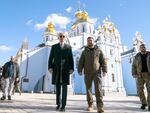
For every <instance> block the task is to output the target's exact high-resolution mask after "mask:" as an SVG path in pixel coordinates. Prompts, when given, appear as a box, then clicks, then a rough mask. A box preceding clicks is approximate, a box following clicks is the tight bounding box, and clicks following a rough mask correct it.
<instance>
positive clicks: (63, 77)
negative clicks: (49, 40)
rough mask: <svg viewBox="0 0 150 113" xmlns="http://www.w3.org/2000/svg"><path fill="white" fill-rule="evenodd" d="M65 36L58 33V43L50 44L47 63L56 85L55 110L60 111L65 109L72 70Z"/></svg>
mask: <svg viewBox="0 0 150 113" xmlns="http://www.w3.org/2000/svg"><path fill="white" fill-rule="evenodd" d="M65 38H66V37H65V34H64V33H59V36H58V39H59V43H58V44H55V45H53V46H52V48H51V52H50V57H49V64H48V69H49V72H50V73H52V84H54V85H56V105H57V107H56V110H59V109H60V111H65V106H66V101H67V85H69V84H70V74H72V73H73V70H74V62H73V54H72V49H71V46H70V45H68V44H66V43H65ZM61 89H62V90H61ZM61 95H62V96H61ZM60 106H61V108H60Z"/></svg>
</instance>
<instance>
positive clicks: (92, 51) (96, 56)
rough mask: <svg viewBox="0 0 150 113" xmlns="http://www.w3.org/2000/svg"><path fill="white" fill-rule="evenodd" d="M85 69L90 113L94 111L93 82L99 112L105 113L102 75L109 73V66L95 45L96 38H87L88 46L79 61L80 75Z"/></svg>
mask: <svg viewBox="0 0 150 113" xmlns="http://www.w3.org/2000/svg"><path fill="white" fill-rule="evenodd" d="M83 69H84V75H85V76H84V80H85V86H86V94H87V103H88V108H87V110H88V111H92V110H93V96H92V82H93V81H94V86H95V96H96V103H97V112H98V113H102V112H104V109H103V100H102V98H103V91H102V73H101V71H102V72H103V76H105V75H106V73H107V64H106V61H105V58H104V54H103V52H102V51H101V50H100V49H99V48H98V46H97V45H94V38H93V37H88V38H87V46H86V47H85V49H84V50H83V52H82V54H81V57H80V59H79V65H78V73H79V75H82V70H83Z"/></svg>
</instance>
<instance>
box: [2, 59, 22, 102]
mask: <svg viewBox="0 0 150 113" xmlns="http://www.w3.org/2000/svg"><path fill="white" fill-rule="evenodd" d="M19 76H20V70H19V66H18V64H17V63H16V62H15V57H14V56H11V59H10V61H9V62H7V63H5V64H4V66H3V71H2V78H3V80H4V89H3V96H2V98H1V100H5V99H6V96H8V100H11V95H12V90H13V87H14V82H15V79H17V78H19Z"/></svg>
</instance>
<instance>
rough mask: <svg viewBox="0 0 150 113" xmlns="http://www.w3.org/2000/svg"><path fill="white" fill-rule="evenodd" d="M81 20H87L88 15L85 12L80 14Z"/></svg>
mask: <svg viewBox="0 0 150 113" xmlns="http://www.w3.org/2000/svg"><path fill="white" fill-rule="evenodd" d="M82 19H84V20H87V19H88V13H87V12H86V11H83V12H82Z"/></svg>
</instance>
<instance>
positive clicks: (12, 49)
mask: <svg viewBox="0 0 150 113" xmlns="http://www.w3.org/2000/svg"><path fill="white" fill-rule="evenodd" d="M77 2H78V0H0V65H2V64H4V63H5V62H7V61H8V60H9V58H10V56H11V55H15V54H16V52H17V50H18V49H19V48H20V46H21V43H22V41H23V40H24V39H25V38H27V39H28V42H29V48H33V47H35V46H36V45H38V44H39V43H41V42H42V41H43V39H42V33H43V31H44V27H45V26H46V23H47V22H48V21H49V20H51V19H53V22H54V23H55V25H56V30H63V31H65V30H68V29H69V28H70V26H71V24H72V23H73V21H74V19H75V18H74V13H75V11H76V10H77V9H78V5H77ZM80 2H81V6H80V7H81V9H85V10H86V11H87V12H88V13H89V16H90V17H91V18H92V19H93V20H95V26H96V27H97V26H98V25H99V24H102V21H103V20H104V19H105V17H108V16H110V18H111V21H112V22H113V23H114V24H115V26H116V27H117V28H118V30H119V32H120V35H121V41H122V44H123V45H127V46H128V48H131V47H132V43H133V38H134V36H135V32H136V31H139V32H140V33H141V35H142V37H143V39H144V41H145V42H146V44H147V47H148V48H150V22H149V21H150V14H149V11H150V7H149V5H150V0H80Z"/></svg>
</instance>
